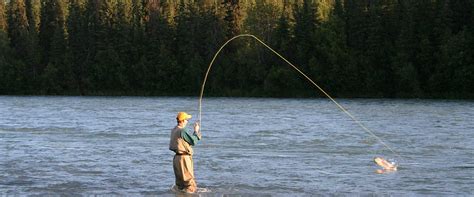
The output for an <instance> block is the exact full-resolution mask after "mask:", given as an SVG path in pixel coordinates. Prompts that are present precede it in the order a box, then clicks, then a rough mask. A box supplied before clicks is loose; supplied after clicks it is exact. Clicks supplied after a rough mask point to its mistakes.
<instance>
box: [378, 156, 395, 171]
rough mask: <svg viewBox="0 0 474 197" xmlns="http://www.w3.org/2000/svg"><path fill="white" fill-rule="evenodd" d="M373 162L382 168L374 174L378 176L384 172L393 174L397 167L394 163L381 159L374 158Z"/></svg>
mask: <svg viewBox="0 0 474 197" xmlns="http://www.w3.org/2000/svg"><path fill="white" fill-rule="evenodd" d="M374 162H375V163H376V164H377V165H379V166H380V167H382V168H383V169H377V170H376V171H375V172H376V173H378V174H383V173H386V172H394V171H397V167H398V166H397V165H396V164H395V163H392V162H389V161H387V160H386V159H384V158H382V157H375V158H374Z"/></svg>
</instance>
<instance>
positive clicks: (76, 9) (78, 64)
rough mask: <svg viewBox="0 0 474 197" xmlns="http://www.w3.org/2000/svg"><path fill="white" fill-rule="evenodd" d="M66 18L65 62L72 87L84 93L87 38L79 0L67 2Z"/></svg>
mask: <svg viewBox="0 0 474 197" xmlns="http://www.w3.org/2000/svg"><path fill="white" fill-rule="evenodd" d="M68 12H69V15H68V18H67V29H68V47H67V48H68V53H67V62H68V63H69V64H70V66H71V70H72V72H73V76H74V87H75V89H76V92H78V93H79V94H80V95H84V94H86V89H87V88H86V81H87V80H88V77H87V74H88V59H89V58H88V48H87V47H88V38H87V28H88V26H87V23H86V18H85V11H84V9H83V5H82V4H81V2H80V0H72V1H71V2H70V4H69V11H68Z"/></svg>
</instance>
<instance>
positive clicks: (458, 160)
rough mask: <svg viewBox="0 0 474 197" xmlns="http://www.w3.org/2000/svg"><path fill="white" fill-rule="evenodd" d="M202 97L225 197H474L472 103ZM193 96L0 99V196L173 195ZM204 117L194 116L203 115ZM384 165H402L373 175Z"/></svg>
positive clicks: (213, 183) (215, 181) (204, 152)
mask: <svg viewBox="0 0 474 197" xmlns="http://www.w3.org/2000/svg"><path fill="white" fill-rule="evenodd" d="M339 102H340V103H341V104H342V105H343V106H344V107H345V108H347V109H348V110H349V111H350V112H351V113H352V114H354V115H355V116H356V117H357V118H358V119H359V120H360V121H361V122H362V123H363V124H364V125H366V126H367V127H368V128H370V129H371V130H373V131H374V132H375V134H377V135H378V136H379V137H380V138H381V139H383V140H384V142H385V143H387V144H388V145H389V146H390V147H392V148H393V149H394V150H395V151H397V152H398V153H399V154H400V155H402V158H397V157H396V155H393V154H392V153H391V152H390V151H388V150H387V149H386V148H385V147H384V146H383V145H381V144H380V143H379V142H378V141H377V140H376V139H374V138H373V137H371V136H370V135H368V134H367V133H365V132H364V131H363V130H362V129H361V128H359V127H358V126H357V125H356V124H355V123H354V122H353V121H351V120H350V118H348V117H347V116H346V115H345V114H343V113H341V111H340V110H339V109H338V108H337V107H335V106H334V105H333V104H332V103H331V102H329V101H328V100H326V99H250V98H205V99H204V101H203V114H202V130H203V135H204V139H203V141H202V142H201V143H200V144H198V145H197V146H196V147H195V152H196V155H195V157H194V160H195V173H196V177H197V181H198V184H199V186H200V187H203V188H206V189H208V190H210V191H211V192H205V193H202V194H201V195H202V196H216V195H217V196H219V195H226V194H229V195H232V194H237V195H244V196H247V195H248V196H253V195H272V196H287V195H308V194H323V195H324V194H332V193H336V194H362V195H366V194H367V195H371V194H382V195H391V194H395V195H413V194H416V195H420V194H422V195H472V194H473V189H472V186H473V185H474V181H473V180H474V179H473V175H474V161H473V160H472V158H474V141H473V139H474V126H473V125H472V117H473V116H474V103H473V102H468V101H432V100H363V99H356V100H339ZM196 110H197V99H196V98H174V97H163V98H141V97H0V193H2V194H17V195H23V194H39V195H50V194H59V195H68V196H69V195H77V194H82V195H90V194H112V195H113V194H118V195H130V194H132V195H133V194H139V195H165V196H166V195H168V196H174V194H173V193H172V192H171V191H170V187H171V186H172V185H173V183H174V175H173V172H172V171H173V170H172V166H171V163H172V157H173V154H172V152H170V151H169V150H168V142H169V139H168V138H169V133H170V129H171V128H172V127H173V126H174V124H175V120H174V118H175V115H176V112H178V111H188V112H190V113H191V114H194V115H197V111H196ZM194 117H197V116H194ZM375 156H384V157H385V158H390V159H393V160H395V161H396V162H397V163H398V164H399V168H398V171H397V172H395V173H389V174H382V175H380V174H376V173H375V170H376V169H377V166H376V165H375V164H374V163H373V158H374V157H375Z"/></svg>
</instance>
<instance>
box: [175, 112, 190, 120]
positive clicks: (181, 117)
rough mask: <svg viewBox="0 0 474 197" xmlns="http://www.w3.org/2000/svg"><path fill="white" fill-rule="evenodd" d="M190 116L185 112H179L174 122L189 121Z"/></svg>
mask: <svg viewBox="0 0 474 197" xmlns="http://www.w3.org/2000/svg"><path fill="white" fill-rule="evenodd" d="M191 117H192V116H191V115H189V114H187V113H186V112H179V113H178V115H177V116H176V120H178V121H183V120H187V119H190V118H191Z"/></svg>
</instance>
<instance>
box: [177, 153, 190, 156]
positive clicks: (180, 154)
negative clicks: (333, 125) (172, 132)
mask: <svg viewBox="0 0 474 197" xmlns="http://www.w3.org/2000/svg"><path fill="white" fill-rule="evenodd" d="M176 155H179V156H186V155H188V156H191V155H190V154H188V153H176Z"/></svg>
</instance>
